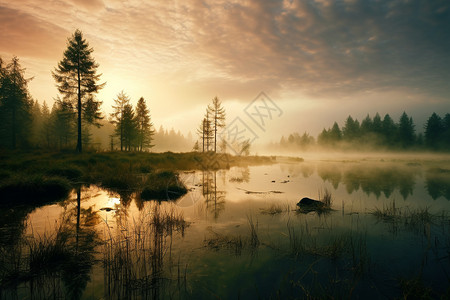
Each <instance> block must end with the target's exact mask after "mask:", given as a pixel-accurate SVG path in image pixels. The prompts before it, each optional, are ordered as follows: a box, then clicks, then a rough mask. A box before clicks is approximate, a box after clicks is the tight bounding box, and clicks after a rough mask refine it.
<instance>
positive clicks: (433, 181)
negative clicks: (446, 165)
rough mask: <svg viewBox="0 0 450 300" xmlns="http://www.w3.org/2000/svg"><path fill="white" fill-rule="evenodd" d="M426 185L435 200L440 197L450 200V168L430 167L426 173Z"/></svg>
mask: <svg viewBox="0 0 450 300" xmlns="http://www.w3.org/2000/svg"><path fill="white" fill-rule="evenodd" d="M425 187H426V189H427V191H428V194H430V196H431V198H433V199H434V200H436V199H437V198H439V197H444V198H445V199H447V200H450V170H447V169H442V168H432V169H429V170H428V172H427V173H426V175H425Z"/></svg>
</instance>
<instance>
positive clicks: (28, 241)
mask: <svg viewBox="0 0 450 300" xmlns="http://www.w3.org/2000/svg"><path fill="white" fill-rule="evenodd" d="M76 195H77V197H76V204H75V205H73V204H74V200H75V199H73V200H69V201H66V202H65V203H64V211H63V213H62V215H61V217H60V222H59V226H58V227H57V228H55V231H54V232H50V233H45V234H44V235H43V236H38V235H34V236H31V237H30V236H23V235H22V236H20V241H19V243H18V245H19V246H18V247H16V248H15V249H14V253H10V256H11V257H13V258H14V260H13V261H14V268H13V269H10V270H8V272H9V273H7V274H2V280H1V281H2V283H3V282H5V281H4V280H3V279H4V278H9V282H8V284H9V287H8V289H9V291H8V294H9V295H14V294H16V295H17V292H19V293H20V295H21V297H26V298H37V299H48V298H67V299H79V298H81V296H82V294H83V291H84V289H85V288H86V285H87V283H88V281H89V280H90V274H91V270H92V266H93V264H94V262H95V258H94V253H95V251H94V248H95V247H96V245H98V237H97V234H96V231H95V230H94V228H93V227H94V226H95V225H96V224H97V223H98V221H99V218H98V216H97V213H96V212H94V211H93V210H92V208H91V207H90V208H82V207H81V188H78V189H77V193H76ZM61 283H62V284H61ZM0 290H1V289H0ZM0 296H1V294H0ZM19 298H20V297H19Z"/></svg>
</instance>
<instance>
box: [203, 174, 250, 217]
mask: <svg viewBox="0 0 450 300" xmlns="http://www.w3.org/2000/svg"><path fill="white" fill-rule="evenodd" d="M248 174H250V172H248ZM248 176H249V175H248ZM202 188H203V189H202V194H203V196H204V197H205V203H206V208H207V209H208V210H209V211H211V212H212V214H213V215H214V218H215V219H217V218H218V217H219V215H220V213H221V212H222V211H223V210H224V209H225V191H219V190H217V171H202Z"/></svg>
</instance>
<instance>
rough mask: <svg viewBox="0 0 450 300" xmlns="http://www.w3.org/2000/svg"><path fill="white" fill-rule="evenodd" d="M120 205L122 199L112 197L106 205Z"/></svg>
mask: <svg viewBox="0 0 450 300" xmlns="http://www.w3.org/2000/svg"><path fill="white" fill-rule="evenodd" d="M118 204H120V198H115V197H111V198H108V203H106V205H107V206H109V207H113V206H114V205H118Z"/></svg>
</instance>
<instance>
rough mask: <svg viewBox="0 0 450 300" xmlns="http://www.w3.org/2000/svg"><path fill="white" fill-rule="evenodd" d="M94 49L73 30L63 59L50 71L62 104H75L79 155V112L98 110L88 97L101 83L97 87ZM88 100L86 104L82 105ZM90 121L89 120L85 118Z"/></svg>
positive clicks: (92, 99) (80, 120) (80, 123)
mask: <svg viewBox="0 0 450 300" xmlns="http://www.w3.org/2000/svg"><path fill="white" fill-rule="evenodd" d="M93 51H94V50H93V49H92V48H89V44H88V43H87V42H86V40H85V39H83V34H82V32H81V31H80V30H78V29H77V30H76V31H75V33H74V34H73V35H72V37H71V38H69V39H68V42H67V49H66V50H65V51H64V56H63V59H62V60H61V61H60V62H59V63H58V67H57V68H55V71H54V72H52V74H53V78H54V79H55V81H56V84H57V87H58V90H59V92H60V93H61V94H62V95H63V96H64V100H65V101H74V102H75V101H76V105H74V109H75V110H76V112H77V133H78V139H77V146H76V150H77V151H78V152H80V153H81V152H82V148H83V147H82V130H81V128H82V112H83V111H84V113H88V114H89V113H90V114H91V117H94V116H95V115H96V114H95V113H94V114H92V111H90V112H89V111H88V112H86V111H85V109H86V108H90V109H92V108H95V107H96V108H97V110H98V108H99V107H100V103H96V104H95V105H92V102H93V101H94V98H93V97H92V94H94V93H97V92H98V91H99V90H100V89H102V88H103V87H104V85H105V83H102V84H97V82H98V81H99V79H100V75H101V74H97V68H98V66H99V65H98V64H97V63H96V62H95V60H94V59H93V58H92V56H91V54H92V52H93ZM89 101H91V103H90V104H88V105H87V104H86V103H88V102H89ZM86 120H90V117H88V118H86Z"/></svg>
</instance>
